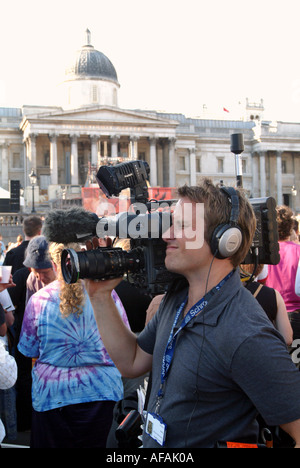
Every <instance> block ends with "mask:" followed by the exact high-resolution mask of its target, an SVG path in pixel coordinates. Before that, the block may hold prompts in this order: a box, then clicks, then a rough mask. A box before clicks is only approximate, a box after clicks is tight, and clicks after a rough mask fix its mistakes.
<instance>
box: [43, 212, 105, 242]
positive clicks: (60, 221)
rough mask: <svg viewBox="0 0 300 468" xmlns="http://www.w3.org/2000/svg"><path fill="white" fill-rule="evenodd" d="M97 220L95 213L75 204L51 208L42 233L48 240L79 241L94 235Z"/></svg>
mask: <svg viewBox="0 0 300 468" xmlns="http://www.w3.org/2000/svg"><path fill="white" fill-rule="evenodd" d="M98 221H99V218H98V216H97V215H96V214H95V213H92V212H90V211H87V210H85V209H84V208H80V207H77V206H76V207H72V208H68V209H66V210H62V209H57V210H51V211H50V212H49V213H48V215H47V217H46V219H45V221H44V225H43V230H42V233H43V235H44V236H45V237H46V239H47V240H48V241H49V242H57V243H59V244H60V243H61V244H69V243H71V242H81V241H85V240H87V239H91V238H92V237H95V236H96V226H97V223H98Z"/></svg>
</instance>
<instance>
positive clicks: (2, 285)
mask: <svg viewBox="0 0 300 468" xmlns="http://www.w3.org/2000/svg"><path fill="white" fill-rule="evenodd" d="M1 280H2V277H1V276H0V281H1ZM13 286H16V284H15V283H14V282H13V279H12V275H10V277H9V282H8V283H0V292H2V291H4V289H7V288H11V287H13Z"/></svg>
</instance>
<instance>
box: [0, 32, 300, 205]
mask: <svg viewBox="0 0 300 468" xmlns="http://www.w3.org/2000/svg"><path fill="white" fill-rule="evenodd" d="M124 86H126V84H124ZM119 87H120V84H119V82H118V76H117V72H116V69H115V67H114V65H113V64H112V63H111V61H110V60H109V58H108V57H106V56H105V55H104V54H103V53H102V52H100V51H98V50H97V49H95V48H94V46H93V45H92V42H91V34H90V32H89V30H87V31H86V43H85V44H84V45H83V46H82V48H81V49H80V50H78V51H77V55H76V57H75V59H74V62H73V63H71V66H68V67H67V69H66V73H65V80H64V82H63V83H62V84H61V86H60V88H61V89H60V91H61V93H60V94H61V107H49V106H34V105H32V106H23V107H22V108H0V154H1V162H0V169H1V175H0V186H1V187H2V188H4V189H8V188H9V181H10V180H19V181H20V184H21V187H22V188H23V189H24V197H25V208H24V210H25V211H26V210H27V211H30V209H31V203H32V198H31V193H32V187H31V186H30V181H29V177H28V176H29V173H30V171H31V169H34V172H35V173H36V175H37V177H38V179H37V185H36V187H34V197H35V201H36V204H37V207H39V209H47V208H51V207H52V206H54V204H55V202H57V200H62V199H65V198H76V197H77V198H80V196H81V187H83V186H89V185H90V184H92V183H93V182H94V175H95V172H96V171H97V169H98V168H99V166H100V165H102V164H115V163H117V162H123V161H128V160H132V159H143V160H145V161H147V162H148V163H149V165H150V169H151V174H150V184H151V186H153V187H176V186H178V185H182V184H184V183H188V184H196V183H197V179H198V178H200V177H201V176H203V175H206V176H209V177H211V178H212V179H213V180H214V181H220V180H223V182H224V184H228V185H234V184H235V181H236V168H235V157H234V155H233V154H232V153H231V152H230V136H231V134H233V133H242V134H243V135H244V143H245V150H244V152H243V153H242V154H241V156H240V158H241V163H242V169H243V186H244V188H245V189H246V190H247V191H248V193H249V196H251V197H265V196H273V197H274V198H275V199H276V200H277V202H278V203H279V204H280V203H286V204H289V205H290V206H291V207H292V208H293V209H295V210H296V211H297V212H300V194H299V191H300V187H298V184H299V174H300V123H288V122H269V121H265V120H264V118H263V111H264V109H263V102H262V101H261V102H260V103H257V104H256V103H254V104H251V103H249V102H246V104H245V116H244V118H243V119H240V120H229V119H228V116H227V117H226V118H224V119H222V120H217V119H207V118H187V117H186V116H184V115H183V114H180V113H178V114H167V113H161V112H156V111H149V110H147V111H146V110H141V109H134V110H133V109H122V108H120V107H119V106H118V90H119ZM45 99H46V96H45Z"/></svg>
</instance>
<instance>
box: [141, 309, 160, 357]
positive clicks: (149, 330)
mask: <svg viewBox="0 0 300 468" xmlns="http://www.w3.org/2000/svg"><path fill="white" fill-rule="evenodd" d="M158 317H159V315H158V312H156V314H155V315H154V316H153V318H152V319H151V320H150V322H148V324H147V325H146V327H145V328H144V330H142V331H141V333H140V334H139V336H138V338H137V342H138V345H139V347H140V348H142V350H143V351H145V352H146V353H148V354H153V351H154V345H155V340H156V330H157V324H158Z"/></svg>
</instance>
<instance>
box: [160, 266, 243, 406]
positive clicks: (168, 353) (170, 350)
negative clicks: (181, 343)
mask: <svg viewBox="0 0 300 468" xmlns="http://www.w3.org/2000/svg"><path fill="white" fill-rule="evenodd" d="M233 273H234V270H232V271H231V272H230V273H229V274H228V275H227V276H226V277H225V278H223V279H222V280H221V281H220V283H219V284H217V286H215V287H214V288H213V289H211V290H210V291H209V292H208V293H207V294H205V296H204V297H203V298H202V299H200V300H199V301H198V302H197V303H196V304H194V305H193V307H192V308H191V309H190V310H189V311H188V313H187V314H186V316H185V317H184V318H183V320H182V322H181V325H180V327H179V328H178V330H177V332H176V333H175V334H174V329H175V326H176V324H177V321H178V319H179V317H180V314H181V313H182V311H183V309H184V308H185V306H186V303H187V297H186V298H185V300H184V301H183V302H182V304H181V305H180V306H179V308H178V310H177V312H176V315H175V319H174V322H173V325H172V329H171V333H170V336H169V339H168V343H167V346H166V350H165V354H164V356H163V360H162V368H161V385H160V388H159V391H158V394H157V404H156V413H157V414H158V409H159V406H160V400H161V399H162V397H163V391H162V390H163V385H164V383H165V381H166V379H167V374H168V372H169V369H170V366H171V363H172V359H173V356H174V352H175V345H176V340H177V336H178V334H179V332H180V331H181V330H182V329H183V328H184V327H186V325H187V324H188V323H189V322H190V321H191V320H192V319H193V318H194V317H196V316H197V315H198V314H199V313H200V312H201V311H202V310H203V309H204V308H205V307H206V306H207V304H208V302H209V300H210V299H211V298H212V297H213V295H214V294H215V293H216V292H217V291H219V290H220V289H221V287H222V286H223V285H224V284H225V283H226V281H227V280H229V278H231V276H232V275H233Z"/></svg>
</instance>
